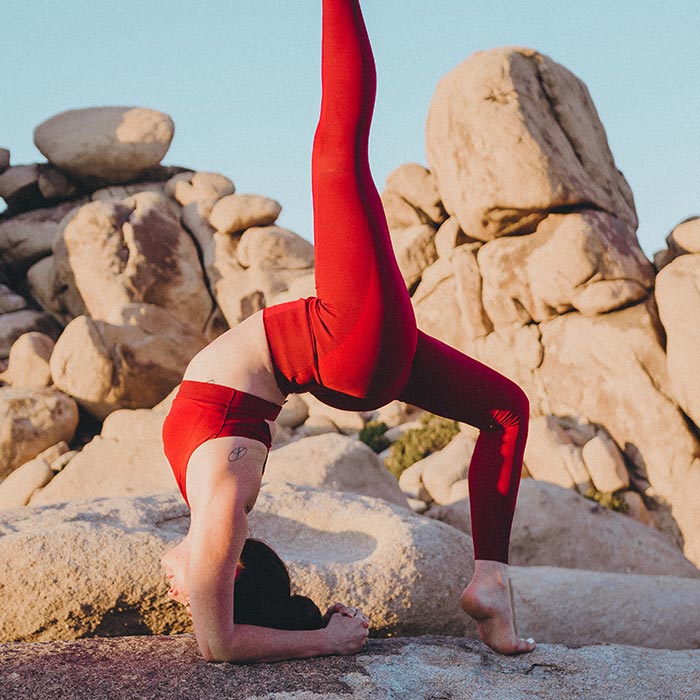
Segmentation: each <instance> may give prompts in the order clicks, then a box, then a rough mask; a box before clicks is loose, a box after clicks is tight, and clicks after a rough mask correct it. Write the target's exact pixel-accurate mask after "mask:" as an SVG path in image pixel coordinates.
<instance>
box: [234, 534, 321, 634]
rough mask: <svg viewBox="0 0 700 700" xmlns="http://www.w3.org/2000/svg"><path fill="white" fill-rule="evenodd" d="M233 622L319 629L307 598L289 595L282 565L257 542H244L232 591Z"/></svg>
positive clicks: (318, 618)
mask: <svg viewBox="0 0 700 700" xmlns="http://www.w3.org/2000/svg"><path fill="white" fill-rule="evenodd" d="M233 600H234V611H233V619H234V622H236V623H239V624H247V625H258V626H260V627H272V628H275V629H289V630H302V629H320V628H321V627H323V626H324V623H323V620H322V618H321V612H320V611H319V609H318V607H316V605H315V604H314V602H313V601H312V600H310V599H309V598H305V597H304V596H298V595H291V585H290V580H289V573H288V572H287V567H286V566H285V565H284V562H283V561H282V560H281V559H280V558H279V557H278V556H277V554H275V552H274V551H273V550H272V549H271V548H270V547H268V546H267V545H266V544H265V543H264V542H261V541H260V540H253V539H248V540H246V542H245V545H244V547H243V551H242V553H241V559H240V564H239V567H238V570H237V572H236V583H235V587H234V598H233Z"/></svg>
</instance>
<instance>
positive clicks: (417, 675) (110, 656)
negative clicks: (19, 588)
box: [0, 634, 700, 700]
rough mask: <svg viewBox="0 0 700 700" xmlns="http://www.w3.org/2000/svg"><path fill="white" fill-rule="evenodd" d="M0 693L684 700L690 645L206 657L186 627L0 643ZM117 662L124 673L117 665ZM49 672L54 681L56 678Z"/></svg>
mask: <svg viewBox="0 0 700 700" xmlns="http://www.w3.org/2000/svg"><path fill="white" fill-rule="evenodd" d="M0 664H1V665H2V668H3V672H4V673H3V681H4V689H5V692H4V693H3V700H6V699H7V700H10V698H11V699H12V700H35V698H49V697H50V698H51V700H75V698H82V697H85V698H96V697H103V696H104V695H105V694H106V690H105V689H109V690H108V692H109V697H110V700H141V699H142V698H154V699H158V700H159V699H160V698H168V699H169V700H210V699H211V698H250V699H251V700H252V699H261V698H267V699H271V698H274V699H275V700H311V699H312V698H313V699H314V700H347V699H348V698H350V697H354V698H372V699H373V700H374V699H376V700H380V699H383V698H406V699H409V698H411V699H413V698H432V699H434V700H438V699H443V700H444V699H446V698H459V700H485V699H487V698H488V699H490V698H501V699H502V700H519V699H521V698H526V697H527V698H539V699H540V700H579V699H580V698H587V699H588V700H609V699H610V698H615V700H660V699H661V698H669V699H670V698H673V700H695V698H696V695H697V692H696V689H697V687H698V685H699V684H700V651H694V650H690V651H689V650H684V651H667V650H659V649H640V648H636V647H631V646H622V645H594V646H586V647H579V646H566V645H553V644H547V645H539V646H538V648H537V649H536V650H535V651H534V652H532V653H530V654H524V655H523V656H517V657H509V656H501V655H500V654H494V653H492V652H490V651H489V650H488V649H487V648H486V646H485V645H483V644H482V643H480V642H476V641H474V640H467V639H460V638H456V637H437V636H426V637H419V638H397V639H371V640H369V642H368V643H367V644H366V645H365V646H364V647H363V649H362V651H361V652H360V653H359V654H355V655H351V656H340V657H339V656H329V657H325V658H319V659H308V660H305V661H304V660H294V661H287V662H280V663H274V664H243V665H239V664H208V663H205V661H204V659H202V658H201V656H200V654H199V650H198V649H197V643H196V641H195V639H194V637H193V635H190V634H181V635H174V636H170V637H165V636H158V637H153V636H138V637H122V638H119V639H80V640H75V641H67V642H45V643H43V644H38V643H29V644H27V643H25V644H2V645H0ZM125 669H128V672H126V671H125ZM59 678H60V683H58V682H57V679H59Z"/></svg>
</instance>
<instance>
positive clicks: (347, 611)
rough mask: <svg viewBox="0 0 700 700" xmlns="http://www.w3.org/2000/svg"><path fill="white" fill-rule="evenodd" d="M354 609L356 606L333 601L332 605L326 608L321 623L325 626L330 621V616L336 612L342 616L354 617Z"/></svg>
mask: <svg viewBox="0 0 700 700" xmlns="http://www.w3.org/2000/svg"><path fill="white" fill-rule="evenodd" d="M356 610H357V608H353V607H350V606H349V605H345V604H344V603H333V605H331V606H330V607H329V608H328V610H326V612H325V613H324V615H323V617H322V618H321V619H322V620H323V624H324V626H325V625H327V624H328V623H329V622H330V620H331V617H333V615H335V614H336V613H338V614H339V615H343V617H354V616H355V612H356Z"/></svg>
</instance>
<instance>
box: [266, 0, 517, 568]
mask: <svg viewBox="0 0 700 700" xmlns="http://www.w3.org/2000/svg"><path fill="white" fill-rule="evenodd" d="M322 82H323V97H322V101H321V116H320V119H319V124H318V127H317V130H316V136H315V139H314V148H313V158H312V178H313V200H314V237H315V250H316V253H315V255H316V259H315V274H316V293H317V296H315V297H310V298H308V299H299V300H297V301H294V302H289V303H286V304H280V305H279V306H273V307H271V308H268V309H265V311H264V312H263V313H264V315H263V318H264V323H265V330H266V333H267V338H268V343H269V346H270V353H271V356H272V360H273V364H274V366H275V373H276V377H277V381H278V383H279V385H280V388H281V389H282V390H283V391H285V392H286V393H295V392H297V393H298V392H304V391H309V392H311V393H312V394H314V395H315V396H317V397H318V398H319V399H321V400H322V401H324V402H326V403H328V404H330V405H332V406H336V407H338V408H345V409H349V410H370V409H374V408H377V407H379V406H382V405H384V404H386V403H388V402H389V401H391V400H393V399H396V398H399V399H401V400H402V401H406V402H407V403H410V404H412V405H415V406H418V407H421V408H424V409H426V410H428V411H431V412H432V413H435V414H438V415H441V416H445V417H447V418H451V419H454V420H457V421H461V422H464V423H469V424H471V425H474V426H476V427H477V428H479V429H480V430H481V435H480V437H479V439H478V441H477V445H476V449H475V452H474V456H473V459H472V463H471V466H470V470H469V487H470V496H471V518H472V532H473V538H474V552H475V556H476V558H477V559H491V560H497V561H502V562H507V561H508V541H509V538H510V528H511V523H512V519H513V511H514V509H515V500H516V496H517V491H518V485H519V483H520V471H521V465H522V457H523V451H524V449H525V440H526V437H527V425H528V401H527V397H526V396H525V394H524V393H523V392H522V391H521V390H520V388H519V387H518V386H517V385H515V384H513V382H511V381H509V380H508V379H506V378H505V377H503V376H501V375H499V374H498V373H497V372H494V371H493V370H491V369H489V368H488V367H486V366H485V365H482V364H481V363H479V362H477V361H476V360H473V359H471V358H469V357H467V356H466V355H463V354H462V353H460V352H458V351H457V350H455V349H454V348H451V347H449V346H447V345H445V344H443V343H441V342H440V341H438V340H436V339H435V338H431V337H430V336H428V335H426V334H425V333H423V332H421V331H419V330H418V329H417V328H416V321H415V316H414V314H413V308H412V306H411V300H410V298H409V295H408V292H407V290H406V285H405V283H404V280H403V278H402V276H401V273H400V271H399V268H398V265H397V263H396V259H395V257H394V253H393V249H392V246H391V240H390V237H389V230H388V227H387V223H386V218H385V216H384V211H383V208H382V204H381V200H380V198H379V194H378V192H377V189H376V187H375V185H374V182H373V180H372V175H371V173H370V168H369V162H368V157H367V146H368V138H369V129H370V122H371V117H372V109H373V105H374V94H375V86H376V75H375V69H374V59H373V57H372V50H371V47H370V43H369V39H368V37H367V32H366V29H365V25H364V22H363V19H362V14H361V11H360V7H359V4H358V2H357V0H324V2H323V46H322Z"/></svg>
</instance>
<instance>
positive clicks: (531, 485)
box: [427, 479, 700, 579]
mask: <svg viewBox="0 0 700 700" xmlns="http://www.w3.org/2000/svg"><path fill="white" fill-rule="evenodd" d="M427 515H428V516H429V517H433V518H437V519H439V520H441V521H443V522H446V523H448V524H450V525H452V526H453V527H456V528H458V529H459V530H461V531H462V532H464V533H466V534H471V530H472V528H471V522H470V509H469V500H468V499H465V500H462V501H460V502H458V503H452V504H450V505H447V506H433V507H432V508H431V509H430V510H429V511H428V512H427ZM510 563H511V564H512V565H515V566H554V567H562V568H566V569H586V570H590V571H606V572H616V573H632V574H649V575H668V576H679V577H683V578H699V579H700V571H698V569H697V568H696V567H695V566H694V565H693V564H692V563H691V562H690V561H688V560H687V559H686V558H685V557H684V556H683V553H682V552H681V551H680V549H679V548H678V547H677V546H676V545H675V544H674V543H673V542H672V541H671V540H670V539H669V538H668V537H667V536H666V535H663V534H662V533H660V532H658V531H657V530H655V529H654V528H651V527H648V526H645V525H642V524H641V523H638V522H637V521H635V520H632V518H630V517H628V516H626V515H622V514H621V513H615V512H614V511H611V510H608V509H606V508H604V507H603V506H601V505H600V504H598V503H596V502H595V501H591V500H589V499H587V498H584V497H583V496H581V495H579V494H578V493H576V492H575V491H572V490H569V489H564V488H561V487H560V486H556V485H555V484H549V483H547V482H543V481H535V479H523V480H522V481H521V482H520V491H519V493H518V501H517V505H516V508H515V517H514V519H513V530H512V532H511V539H510Z"/></svg>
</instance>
